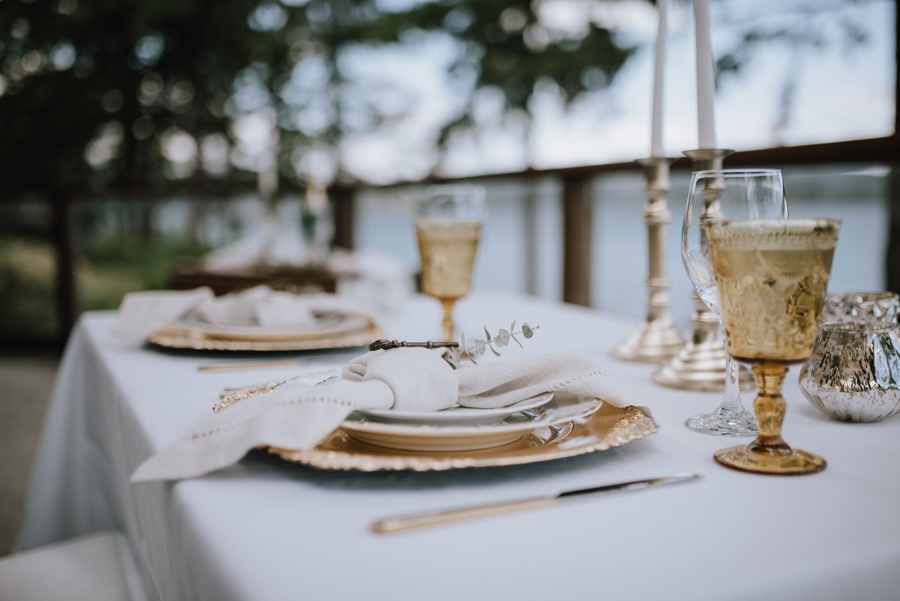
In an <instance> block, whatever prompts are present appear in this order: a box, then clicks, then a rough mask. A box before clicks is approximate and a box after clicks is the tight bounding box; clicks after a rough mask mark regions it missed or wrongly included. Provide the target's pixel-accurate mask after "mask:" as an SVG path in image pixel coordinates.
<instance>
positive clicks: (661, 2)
mask: <svg viewBox="0 0 900 601" xmlns="http://www.w3.org/2000/svg"><path fill="white" fill-rule="evenodd" d="M668 4H669V0H657V2H656V7H657V9H658V10H659V27H658V29H657V32H656V64H655V66H654V70H653V115H652V118H651V130H650V156H651V157H662V156H665V155H664V153H663V135H662V134H663V132H662V128H663V76H664V72H665V62H666V12H667V8H668Z"/></svg>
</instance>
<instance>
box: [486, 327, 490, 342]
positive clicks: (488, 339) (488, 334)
mask: <svg viewBox="0 0 900 601" xmlns="http://www.w3.org/2000/svg"><path fill="white" fill-rule="evenodd" d="M484 333H485V334H487V341H488V342H490V341H491V333H490V332H488V329H487V326H484Z"/></svg>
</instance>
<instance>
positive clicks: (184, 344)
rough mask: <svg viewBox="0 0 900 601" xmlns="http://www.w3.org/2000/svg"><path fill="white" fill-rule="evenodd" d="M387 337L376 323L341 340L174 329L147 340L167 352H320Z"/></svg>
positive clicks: (339, 337)
mask: <svg viewBox="0 0 900 601" xmlns="http://www.w3.org/2000/svg"><path fill="white" fill-rule="evenodd" d="M383 337H384V331H383V330H382V329H381V328H380V327H378V326H377V325H375V324H374V323H370V324H369V326H368V327H367V328H366V329H364V330H361V331H357V332H350V333H348V334H343V335H340V336H326V337H324V338H319V339H309V338H305V339H302V340H299V339H298V340H279V341H267V342H263V341H258V340H225V339H220V338H213V337H209V336H207V335H205V334H204V333H203V332H202V331H201V330H198V329H193V328H186V327H184V326H178V325H173V326H167V327H165V328H163V329H162V330H159V331H158V332H156V333H154V334H151V335H150V336H148V337H147V342H149V343H151V344H155V345H157V346H162V347H165V348H174V349H191V350H197V351H316V350H325V349H333V348H351V347H356V346H366V345H368V344H370V343H372V342H374V341H375V340H378V339H379V338H383Z"/></svg>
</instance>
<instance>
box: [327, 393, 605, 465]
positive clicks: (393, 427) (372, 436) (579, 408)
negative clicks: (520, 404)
mask: <svg viewBox="0 0 900 601" xmlns="http://www.w3.org/2000/svg"><path fill="white" fill-rule="evenodd" d="M601 404H602V402H601V401H600V400H598V399H591V398H587V397H579V396H575V395H568V394H561V395H557V396H556V397H554V398H553V400H550V401H549V402H546V404H544V405H542V406H540V407H536V408H535V409H534V410H533V411H526V412H525V413H521V412H514V413H512V414H510V415H508V416H507V417H506V418H505V419H503V420H502V421H500V423H498V424H495V425H481V426H442V425H423V424H407V423H390V424H388V423H378V422H370V421H367V420H365V419H364V418H362V416H361V415H359V413H351V414H350V417H348V419H346V420H345V421H344V422H343V423H342V424H341V429H342V430H344V431H345V432H347V434H348V435H349V436H351V437H352V438H355V439H357V440H359V441H361V442H365V443H369V444H372V445H377V446H381V447H387V448H391V449H402V450H405V451H471V450H475V449H485V448H489V447H497V446H500V445H504V444H508V443H510V442H512V441H514V440H518V439H519V438H522V437H523V436H524V435H525V434H527V433H529V432H531V431H533V430H537V429H538V428H551V427H557V426H560V425H561V424H565V423H567V422H571V421H573V420H576V419H582V418H585V417H587V416H589V415H590V414H591V413H593V412H594V411H596V410H597V409H599V408H600V406H601ZM474 411H483V410H481V409H475V410H474ZM437 413H440V412H437ZM422 415H423V416H428V415H432V416H433V415H434V413H430V414H428V413H423V414H422Z"/></svg>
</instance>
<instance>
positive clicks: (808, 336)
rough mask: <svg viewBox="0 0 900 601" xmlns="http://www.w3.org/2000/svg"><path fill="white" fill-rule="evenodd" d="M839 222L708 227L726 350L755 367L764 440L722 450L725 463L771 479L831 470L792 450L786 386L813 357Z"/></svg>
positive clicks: (754, 222)
mask: <svg viewBox="0 0 900 601" xmlns="http://www.w3.org/2000/svg"><path fill="white" fill-rule="evenodd" d="M840 223H841V222H840V220H839V219H826V218H822V219H733V220H722V221H712V222H710V223H709V224H707V226H706V231H707V235H708V238H709V248H710V258H711V262H712V267H713V270H714V271H715V274H716V281H717V283H718V288H719V302H720V309H721V314H722V323H723V325H724V328H725V338H726V347H727V349H728V353H729V354H730V355H731V357H732V358H733V359H734V360H735V361H739V362H742V363H747V364H750V365H751V368H752V370H753V374H754V375H755V377H756V385H757V388H758V394H757V397H756V400H755V401H754V402H753V409H754V411H755V413H756V419H757V421H758V423H759V435H758V436H757V438H756V440H754V441H753V442H752V443H750V444H749V445H747V446H738V447H731V448H727V449H722V450H720V451H718V452H716V454H715V458H716V461H718V462H719V463H721V464H723V465H726V466H728V467H733V468H736V469H740V470H746V471H751V472H759V473H766V474H805V473H811V472H818V471H821V470H823V469H825V460H824V459H823V458H822V457H819V456H818V455H814V454H812V453H808V452H806V451H801V450H799V449H792V448H791V447H790V446H788V444H787V443H786V442H785V441H784V439H783V438H782V437H781V424H782V422H783V420H784V413H785V409H786V404H785V401H784V397H783V396H782V394H781V387H782V383H783V382H784V377H785V375H786V374H787V370H788V366H790V365H793V364H797V363H802V362H803V361H805V360H806V359H808V358H809V357H810V356H811V355H812V352H813V345H814V343H815V340H816V334H817V333H818V327H819V320H820V319H821V317H822V309H823V306H824V304H825V293H826V288H827V286H828V278H829V276H830V274H831V260H832V258H833V256H834V246H835V243H836V242H837V233H838V229H839V228H840Z"/></svg>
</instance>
